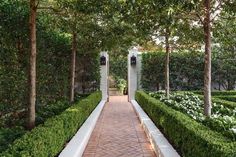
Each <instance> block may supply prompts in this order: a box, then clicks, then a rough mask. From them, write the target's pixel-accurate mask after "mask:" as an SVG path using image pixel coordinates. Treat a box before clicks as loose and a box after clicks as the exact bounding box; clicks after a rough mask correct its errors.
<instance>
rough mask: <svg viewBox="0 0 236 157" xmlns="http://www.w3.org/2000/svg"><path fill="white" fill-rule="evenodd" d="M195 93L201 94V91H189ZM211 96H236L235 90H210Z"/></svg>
mask: <svg viewBox="0 0 236 157" xmlns="http://www.w3.org/2000/svg"><path fill="white" fill-rule="evenodd" d="M191 92H193V93H195V94H200V95H203V91H191ZM211 95H212V96H236V91H235V90H231V91H214V90H213V91H211Z"/></svg>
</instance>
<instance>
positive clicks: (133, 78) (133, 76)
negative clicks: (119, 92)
mask: <svg viewBox="0 0 236 157" xmlns="http://www.w3.org/2000/svg"><path fill="white" fill-rule="evenodd" d="M132 56H134V57H136V65H131V57H132ZM137 73H138V49H137V48H132V49H130V50H129V54H128V99H129V101H131V100H134V99H135V91H136V90H137V89H138V75H137Z"/></svg>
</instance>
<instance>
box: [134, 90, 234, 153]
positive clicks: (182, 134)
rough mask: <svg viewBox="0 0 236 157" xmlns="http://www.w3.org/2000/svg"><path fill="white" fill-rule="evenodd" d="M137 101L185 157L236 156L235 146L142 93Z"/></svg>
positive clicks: (140, 92)
mask: <svg viewBox="0 0 236 157" xmlns="http://www.w3.org/2000/svg"><path fill="white" fill-rule="evenodd" d="M136 100H137V102H138V103H139V104H140V105H141V107H142V108H143V109H144V110H145V112H146V113H147V114H148V115H149V116H150V118H151V119H152V120H153V121H154V123H155V124H156V125H157V126H158V127H159V128H160V129H161V130H162V132H163V133H164V134H165V135H166V137H168V139H169V140H170V142H171V143H172V144H173V145H174V147H175V148H176V149H177V150H178V151H179V152H180V153H181V155H182V156H185V157H235V156H236V149H235V148H236V142H233V141H231V140H230V139H228V138H226V137H224V136H222V135H221V134H219V133H216V132H214V131H212V130H210V129H209V128H208V127H206V126H204V125H202V124H200V123H197V122H196V121H194V120H193V119H191V118H190V117H188V116H186V115H185V114H183V113H181V112H179V111H176V110H174V109H172V108H170V107H168V106H166V105H165V104H163V103H162V102H160V101H159V100H157V99H155V98H152V97H150V96H149V95H147V94H146V93H144V92H143V91H138V92H137V93H136Z"/></svg>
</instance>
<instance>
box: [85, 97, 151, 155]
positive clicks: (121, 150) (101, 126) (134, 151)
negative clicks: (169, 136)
mask: <svg viewBox="0 0 236 157" xmlns="http://www.w3.org/2000/svg"><path fill="white" fill-rule="evenodd" d="M83 157H155V153H154V150H153V149H152V147H151V144H150V142H149V140H148V138H147V136H146V134H145V132H144V130H143V128H142V126H141V124H140V121H139V119H138V116H137V115H136V113H135V111H134V109H133V107H132V104H130V103H128V98H127V96H110V98H109V102H108V103H106V105H105V107H104V109H103V111H102V113H101V115H100V117H99V119H98V122H97V124H96V126H95V129H94V131H93V133H92V135H91V137H90V140H89V142H88V145H87V147H86V149H85V152H84V154H83Z"/></svg>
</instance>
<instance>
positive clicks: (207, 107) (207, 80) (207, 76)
mask: <svg viewBox="0 0 236 157" xmlns="http://www.w3.org/2000/svg"><path fill="white" fill-rule="evenodd" d="M210 3H211V2H210V0H205V1H204V9H205V18H204V37H205V63H204V113H205V115H206V116H211V23H210Z"/></svg>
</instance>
